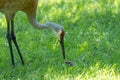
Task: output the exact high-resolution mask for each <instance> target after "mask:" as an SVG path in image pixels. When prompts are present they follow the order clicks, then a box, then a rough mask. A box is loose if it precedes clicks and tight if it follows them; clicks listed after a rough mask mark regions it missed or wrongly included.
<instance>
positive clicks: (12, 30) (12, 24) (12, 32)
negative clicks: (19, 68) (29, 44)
mask: <svg viewBox="0 0 120 80" xmlns="http://www.w3.org/2000/svg"><path fill="white" fill-rule="evenodd" d="M11 36H12V40H13V42H14V44H15V47H16V49H17V51H18V54H19V56H20V59H21V62H22V64H23V65H24V61H23V57H22V54H21V52H20V49H19V46H18V43H17V41H16V36H15V34H14V21H13V20H11Z"/></svg>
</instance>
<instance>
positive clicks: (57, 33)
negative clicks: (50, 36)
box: [54, 30, 62, 40]
mask: <svg viewBox="0 0 120 80" xmlns="http://www.w3.org/2000/svg"><path fill="white" fill-rule="evenodd" d="M61 32H62V31H61V30H59V31H58V32H54V33H55V35H56V37H57V38H58V40H60V35H61Z"/></svg>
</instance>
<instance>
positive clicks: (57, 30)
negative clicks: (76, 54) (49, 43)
mask: <svg viewBox="0 0 120 80" xmlns="http://www.w3.org/2000/svg"><path fill="white" fill-rule="evenodd" d="M46 24H47V25H48V26H49V28H50V29H52V30H53V32H54V33H55V35H56V36H57V38H58V40H59V42H60V46H61V49H62V54H63V58H64V59H65V49H64V35H65V31H64V28H63V27H62V26H61V25H58V24H56V23H53V22H48V23H46Z"/></svg>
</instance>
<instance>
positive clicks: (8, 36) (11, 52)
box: [6, 21, 15, 66]
mask: <svg viewBox="0 0 120 80" xmlns="http://www.w3.org/2000/svg"><path fill="white" fill-rule="evenodd" d="M6 38H7V40H8V44H9V49H10V54H11V60H12V64H13V65H14V66H15V63H14V55H13V50H12V42H11V41H12V36H11V35H10V22H9V21H7V34H6Z"/></svg>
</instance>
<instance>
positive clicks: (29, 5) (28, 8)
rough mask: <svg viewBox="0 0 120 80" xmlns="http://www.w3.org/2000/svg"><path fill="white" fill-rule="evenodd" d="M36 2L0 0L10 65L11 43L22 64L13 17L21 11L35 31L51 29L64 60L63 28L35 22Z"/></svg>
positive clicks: (34, 0)
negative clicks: (5, 25) (4, 18)
mask: <svg viewBox="0 0 120 80" xmlns="http://www.w3.org/2000/svg"><path fill="white" fill-rule="evenodd" d="M37 4H38V0H0V12H2V13H4V14H5V17H6V22H7V34H6V38H7V40H8V44H9V48H10V54H11V60H12V64H13V65H15V63H14V56H13V50H12V41H13V42H14V44H15V47H16V49H17V51H18V53H19V56H20V59H21V62H22V64H23V65H24V61H23V58H22V55H21V52H20V49H19V46H18V44H17V41H16V36H15V34H14V16H15V13H16V12H17V11H23V12H24V13H26V15H27V17H28V20H29V22H30V24H31V25H32V26H34V27H35V28H37V29H44V28H49V29H52V30H53V31H54V32H55V33H56V34H57V36H58V39H59V41H60V45H61V49H62V54H63V58H64V59H65V50H64V33H65V32H64V28H63V27H62V26H61V25H58V24H56V23H53V22H47V23H45V24H40V23H38V21H37V20H36V9H37Z"/></svg>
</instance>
